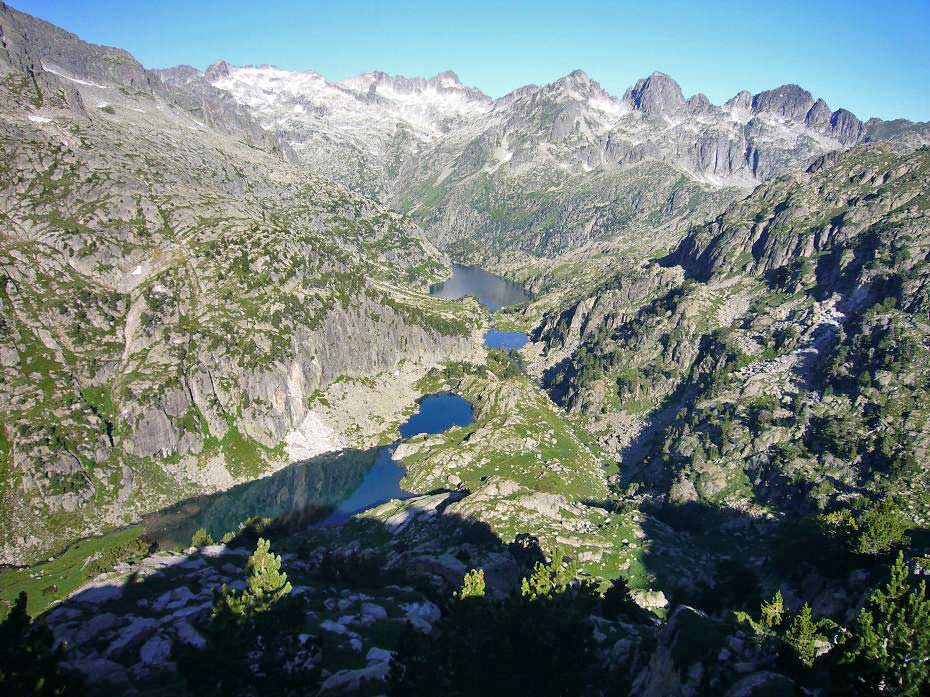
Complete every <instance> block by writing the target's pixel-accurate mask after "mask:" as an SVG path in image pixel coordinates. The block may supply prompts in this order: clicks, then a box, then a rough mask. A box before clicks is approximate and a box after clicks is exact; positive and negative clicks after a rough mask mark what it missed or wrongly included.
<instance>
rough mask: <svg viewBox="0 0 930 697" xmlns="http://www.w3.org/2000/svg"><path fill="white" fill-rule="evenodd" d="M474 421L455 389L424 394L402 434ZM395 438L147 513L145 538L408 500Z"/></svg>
mask: <svg viewBox="0 0 930 697" xmlns="http://www.w3.org/2000/svg"><path fill="white" fill-rule="evenodd" d="M473 418H474V417H473V415H472V407H471V403H470V402H468V400H466V399H464V398H462V397H460V396H458V395H454V394H446V393H441V394H434V395H428V396H426V397H423V398H422V399H420V400H419V409H418V410H417V412H416V413H414V414H412V415H411V416H410V418H409V419H408V420H407V421H406V422H405V423H404V424H403V425H401V427H400V434H401V439H403V438H410V437H411V436H415V435H417V434H419V433H442V432H443V431H446V430H448V429H450V428H452V427H453V426H467V425H468V424H470V423H471V422H472V421H473ZM399 442H400V441H397V442H395V443H392V444H391V445H389V446H386V447H383V448H372V449H370V450H342V451H339V452H335V453H326V454H323V455H319V456H317V457H314V458H312V459H310V460H302V461H300V462H295V463H293V464H291V465H288V466H287V467H285V468H283V469H281V470H279V471H277V472H275V473H274V474H272V475H271V476H268V477H264V478H263V479H256V480H254V481H251V482H245V483H243V484H237V485H236V486H234V487H232V488H231V489H227V490H226V491H221V492H218V493H216V494H208V495H205V496H198V497H195V498H192V499H188V500H186V501H182V502H180V503H178V504H175V505H174V506H171V507H169V508H166V509H164V510H161V511H158V512H155V513H152V514H149V515H147V516H145V518H144V519H143V522H144V525H145V532H146V537H147V538H148V539H149V540H152V541H157V542H158V543H159V544H160V545H161V546H162V547H177V546H186V545H188V544H190V540H191V536H192V535H193V534H194V532H195V531H196V530H198V529H199V528H204V529H205V530H206V531H207V532H208V533H210V535H211V536H212V537H213V538H214V539H216V540H218V539H220V538H221V537H222V536H223V535H224V534H225V533H227V532H229V531H235V530H236V529H237V528H238V527H239V524H240V523H241V522H242V521H244V520H246V519H248V518H251V517H254V516H260V517H262V518H274V519H276V520H279V521H281V522H282V523H284V524H285V525H289V526H293V527H295V528H297V527H305V526H306V525H312V524H314V523H319V522H320V521H323V523H324V524H332V523H337V522H341V521H344V520H346V519H347V518H349V517H350V516H351V515H353V514H355V513H358V512H360V511H363V510H365V509H367V508H371V507H372V506H376V505H378V504H381V503H384V502H386V501H390V500H391V499H395V498H396V499H403V498H408V497H410V496H412V494H410V493H409V492H407V491H404V490H403V489H401V488H400V480H401V479H402V478H403V476H404V468H403V467H401V466H400V465H398V464H397V463H395V462H394V461H393V460H392V459H391V455H392V454H393V452H394V448H395V447H396V446H397V443H399Z"/></svg>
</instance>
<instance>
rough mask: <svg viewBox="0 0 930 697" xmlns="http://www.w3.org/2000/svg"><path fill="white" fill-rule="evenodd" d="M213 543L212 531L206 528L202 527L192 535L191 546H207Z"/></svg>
mask: <svg viewBox="0 0 930 697" xmlns="http://www.w3.org/2000/svg"><path fill="white" fill-rule="evenodd" d="M212 544H213V538H212V537H210V533H208V532H207V531H206V529H205V528H200V529H199V530H197V532H195V533H194V535H193V537H191V547H206V546H207V545H212Z"/></svg>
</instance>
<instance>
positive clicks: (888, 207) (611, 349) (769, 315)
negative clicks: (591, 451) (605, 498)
mask: <svg viewBox="0 0 930 697" xmlns="http://www.w3.org/2000/svg"><path fill="white" fill-rule="evenodd" d="M928 154H930V151H928V149H926V148H923V149H919V150H917V151H914V152H906V151H905V152H899V151H896V150H894V149H893V148H891V147H889V146H884V145H869V146H858V147H857V148H855V149H853V150H851V151H849V152H848V153H845V154H834V155H831V156H828V157H825V158H823V159H821V160H819V161H817V162H815V163H814V164H813V165H812V166H811V167H810V168H809V169H808V171H807V172H806V173H804V174H801V175H795V176H791V177H782V178H776V179H774V180H772V181H770V182H768V183H766V184H764V185H762V186H761V187H759V188H758V189H757V190H756V191H755V192H754V193H753V194H752V195H751V196H749V197H748V198H746V199H745V200H744V201H742V202H740V203H738V204H734V205H733V206H731V207H730V208H729V209H728V210H727V211H726V212H725V213H724V214H723V215H721V216H720V217H719V218H717V219H716V220H715V221H713V222H711V223H708V224H706V225H703V226H698V227H696V228H695V229H694V230H693V231H692V232H691V233H689V234H688V235H687V236H686V237H685V239H684V240H683V241H682V242H681V244H680V245H679V246H678V247H677V249H676V250H675V251H673V252H672V253H671V254H670V255H668V256H666V257H665V258H663V259H661V260H660V262H659V263H652V264H649V265H646V266H644V267H640V268H638V269H635V270H629V271H623V270H618V274H617V277H616V278H615V280H614V281H613V282H612V283H610V284H606V285H605V286H603V287H601V288H599V289H598V290H597V291H596V292H595V293H594V294H592V295H591V296H589V297H587V298H584V299H582V300H580V301H578V302H577V303H575V304H573V305H571V306H569V307H567V308H565V309H564V310H562V311H561V312H553V313H552V314H550V315H549V316H548V317H547V318H546V319H544V321H543V322H542V324H541V325H540V327H539V328H538V330H537V334H536V338H537V339H538V340H539V341H540V342H541V344H542V347H543V353H544V354H546V353H551V354H552V359H550V360H549V364H550V365H551V366H552V367H551V368H550V370H549V372H548V374H547V380H548V384H549V385H550V388H551V390H552V393H553V394H554V396H555V397H556V398H557V399H558V400H559V401H560V402H561V403H563V404H565V405H566V407H568V408H569V409H570V410H572V411H576V412H578V413H582V414H586V415H587V417H588V418H589V419H590V423H591V424H592V428H594V429H595V430H599V431H600V432H601V433H602V435H603V437H604V439H605V442H609V443H611V444H612V445H613V446H614V447H616V448H618V451H620V452H621V453H622V454H623V464H624V467H625V468H626V470H627V471H626V473H625V475H624V476H625V477H626V481H628V482H638V483H639V485H645V486H646V487H647V490H650V491H653V492H654V493H660V494H667V495H669V496H670V498H671V500H673V501H677V502H679V503H680V502H683V501H688V500H702V501H715V502H721V501H726V502H729V503H731V504H733V505H739V504H740V502H743V503H746V502H753V501H758V502H771V503H775V504H776V505H780V506H801V507H802V508H803V507H804V506H821V507H825V506H828V505H830V503H831V502H834V501H835V500H836V499H837V498H839V499H840V500H843V499H846V500H848V499H849V497H851V496H854V495H856V494H858V493H862V492H865V491H873V492H881V491H886V490H887V491H894V492H896V493H900V494H901V495H903V496H904V497H905V498H907V499H908V500H909V501H910V504H909V505H910V506H911V510H912V515H913V516H914V521H915V522H917V523H921V522H922V521H924V520H925V519H926V516H927V515H928V511H927V510H926V506H927V500H926V487H927V473H926V468H925V466H920V465H918V464H917V463H920V462H922V461H923V460H924V459H925V454H926V448H927V445H928V438H930V432H928V430H927V416H928V414H927V412H926V410H925V409H924V408H923V407H921V406H920V405H921V404H922V402H923V400H924V396H925V391H926V389H927V385H926V380H925V376H923V375H922V371H921V370H920V369H919V367H918V366H920V365H921V364H923V363H925V362H926V360H927V359H928V356H927V350H928V349H927V346H928V335H927V332H928V326H927V324H926V312H927V307H928V297H930V296H928V291H930V286H928V278H927V275H926V265H927V259H928V244H930V237H928V230H930V223H928V218H927V213H928V210H930V208H928V203H927V201H928V199H927V196H928V191H930V178H928V175H930V169H928V167H930V158H928ZM634 274H635V275H634ZM637 276H639V278H637ZM631 289H632V290H631ZM559 356H567V358H564V359H563V360H562V362H561V363H557V364H555V360H556V359H557V358H558V357H559ZM840 424H844V425H843V426H842V427H841V426H840ZM837 429H838V430H837ZM841 432H842V433H841ZM828 443H829V445H827V444H828ZM839 443H844V444H845V445H842V446H841V445H839ZM838 448H839V449H840V450H842V452H840V451H839V450H838ZM637 463H640V464H637ZM902 478H904V479H906V480H908V481H909V485H908V487H906V489H907V491H906V492H905V491H904V488H902V487H901V486H900V485H901V482H902V481H903V480H902Z"/></svg>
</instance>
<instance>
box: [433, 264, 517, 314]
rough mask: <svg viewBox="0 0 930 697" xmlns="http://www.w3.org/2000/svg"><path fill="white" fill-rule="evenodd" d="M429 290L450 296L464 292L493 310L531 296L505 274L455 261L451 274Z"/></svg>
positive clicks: (449, 298) (455, 296)
mask: <svg viewBox="0 0 930 697" xmlns="http://www.w3.org/2000/svg"><path fill="white" fill-rule="evenodd" d="M430 293H432V294H433V295H435V296H437V297H440V298H447V299H448V300H458V299H459V298H464V297H465V296H468V295H470V296H472V297H475V298H477V299H478V302H480V303H481V304H482V305H484V306H485V307H486V308H487V309H488V310H489V311H490V312H497V311H498V310H499V309H501V308H502V307H506V306H507V305H519V304H520V303H525V302H526V301H527V300H530V299H531V296H530V294H529V293H528V292H527V291H526V290H525V289H524V288H523V287H521V286H519V285H517V284H516V283H513V282H511V281H508V280H507V279H506V278H504V277H503V276H498V275H497V274H493V273H490V272H488V271H485V270H484V269H482V268H481V267H478V266H463V265H461V264H453V265H452V278H450V279H448V280H447V281H444V282H443V283H439V284H437V285H435V286H433V287H432V288H430Z"/></svg>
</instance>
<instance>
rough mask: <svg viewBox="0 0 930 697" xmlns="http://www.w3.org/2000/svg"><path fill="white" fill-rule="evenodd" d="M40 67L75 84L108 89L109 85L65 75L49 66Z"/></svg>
mask: <svg viewBox="0 0 930 697" xmlns="http://www.w3.org/2000/svg"><path fill="white" fill-rule="evenodd" d="M42 69H43V70H44V71H45V72H47V73H51V74H52V75H57V76H58V77H61V78H64V79H65V80H68V81H69V82H74V83H75V84H78V85H86V86H87V87H97V88H99V89H102V90H108V89H110V87H109V85H101V84H98V83H96V82H88V81H87V80H79V79H77V78H76V77H70V76H68V75H65V74H64V73H60V72H58V71H57V70H52V69H51V68H49V67H47V66H45V65H43V66H42Z"/></svg>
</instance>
